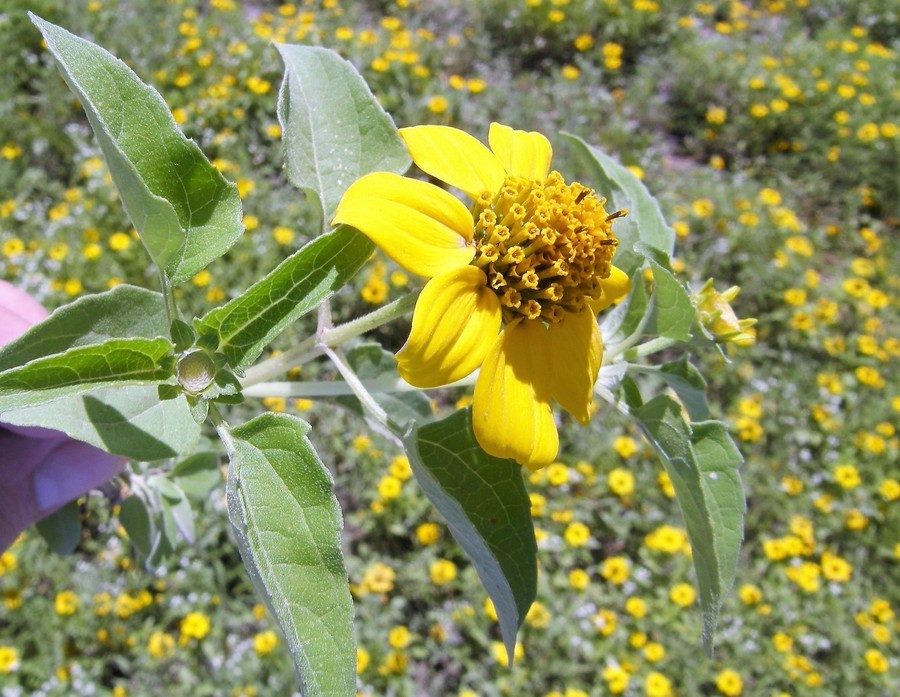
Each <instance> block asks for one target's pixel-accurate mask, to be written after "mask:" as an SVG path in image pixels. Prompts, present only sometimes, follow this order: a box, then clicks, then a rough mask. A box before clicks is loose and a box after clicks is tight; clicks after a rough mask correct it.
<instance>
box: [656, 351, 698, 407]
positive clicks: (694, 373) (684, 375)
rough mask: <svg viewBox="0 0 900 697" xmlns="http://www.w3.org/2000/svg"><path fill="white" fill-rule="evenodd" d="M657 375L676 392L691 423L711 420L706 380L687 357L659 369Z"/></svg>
mask: <svg viewBox="0 0 900 697" xmlns="http://www.w3.org/2000/svg"><path fill="white" fill-rule="evenodd" d="M655 374H656V375H658V376H659V377H661V378H662V379H663V380H665V381H666V382H667V383H668V384H669V386H670V387H671V388H672V389H673V390H675V393H676V394H677V395H678V398H679V399H680V400H681V403H682V404H684V408H685V409H687V412H688V415H689V416H690V417H691V421H705V420H707V419H708V418H709V404H708V403H707V401H706V380H705V379H704V378H703V375H701V374H700V371H699V370H697V369H696V368H695V367H694V366H693V365H692V364H691V362H690V361H689V360H688V358H687V356H683V357H682V358H681V359H679V360H677V361H673V362H671V363H666V364H665V365H662V366H660V367H659V370H658V371H656V372H655Z"/></svg>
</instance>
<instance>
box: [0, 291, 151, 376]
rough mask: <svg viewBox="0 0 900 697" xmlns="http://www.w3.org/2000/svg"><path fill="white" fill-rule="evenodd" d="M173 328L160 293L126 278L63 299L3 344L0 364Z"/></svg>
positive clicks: (3, 367) (146, 336) (9, 365)
mask: <svg viewBox="0 0 900 697" xmlns="http://www.w3.org/2000/svg"><path fill="white" fill-rule="evenodd" d="M168 334H169V327H168V319H167V318H166V308H165V304H164V303H163V297H162V295H161V294H159V293H156V292H154V291H151V290H147V289H146V288H138V287H137V286H129V285H126V284H122V285H119V286H116V287H115V288H113V289H112V290H108V291H106V292H105V293H99V294H97V295H86V296H84V297H82V298H79V299H78V300H76V301H75V302H72V303H69V304H68V305H63V306H62V307H60V308H57V309H56V310H54V311H53V313H51V315H50V316H49V317H47V319H45V320H44V321H43V322H41V323H40V324H36V325H34V326H33V327H31V328H30V329H29V330H28V331H27V332H25V333H24V334H22V336H20V337H19V338H17V339H16V340H15V341H12V342H10V343H9V344H7V345H6V346H4V347H3V348H2V349H0V370H8V369H9V368H12V367H15V366H20V365H23V364H25V363H27V362H28V361H33V360H34V359H36V358H44V357H45V356H51V355H53V354H55V353H63V352H64V351H67V350H68V349H70V348H75V347H77V346H91V345H93V344H102V343H103V342H105V341H108V340H110V339H131V338H138V337H140V338H144V339H155V338H157V337H165V336H168Z"/></svg>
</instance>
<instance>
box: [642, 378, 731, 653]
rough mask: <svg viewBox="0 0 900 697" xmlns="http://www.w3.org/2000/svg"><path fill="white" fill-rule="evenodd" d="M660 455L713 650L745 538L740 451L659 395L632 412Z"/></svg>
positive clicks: (711, 425)
mask: <svg viewBox="0 0 900 697" xmlns="http://www.w3.org/2000/svg"><path fill="white" fill-rule="evenodd" d="M632 415H633V416H634V417H635V418H637V419H638V422H639V424H640V426H641V428H642V429H643V431H644V434H645V435H646V436H647V439H648V440H649V441H650V443H651V444H652V445H653V447H654V448H655V449H656V451H657V452H658V453H659V455H660V456H661V457H662V460H663V464H664V465H665V468H666V471H667V472H668V474H669V478H670V479H671V480H672V484H673V486H674V487H675V494H676V496H677V498H678V504H679V506H680V507H681V512H682V514H683V515H684V521H685V525H686V526H687V531H688V536H689V538H690V541H691V549H692V551H693V560H694V569H695V570H696V572H697V582H698V585H699V586H700V604H701V607H702V608H703V643H704V644H705V645H706V647H707V649H708V650H709V651H712V642H713V634H714V632H715V627H716V620H717V617H718V612H719V607H720V606H721V604H722V596H723V595H724V594H725V593H726V592H727V591H728V590H729V589H730V588H731V584H732V583H733V582H734V574H735V569H736V567H737V560H738V553H739V552H740V546H741V540H742V539H743V526H744V510H745V504H744V493H743V487H742V485H741V479H740V475H739V473H738V468H739V467H740V465H741V462H742V459H741V455H740V453H739V452H738V450H737V448H736V447H735V445H734V443H733V442H732V440H731V438H730V437H729V435H728V432H727V431H726V430H725V426H724V425H723V424H722V423H720V422H717V421H706V422H703V423H698V424H694V425H693V429H692V427H691V425H689V424H688V423H687V422H686V421H685V420H684V416H683V415H682V413H681V405H679V404H678V402H676V401H675V400H673V399H672V398H671V397H667V396H665V395H659V396H657V397H655V398H654V399H652V400H650V401H649V402H647V403H646V404H645V405H643V406H642V407H639V408H636V409H634V410H633V411H632Z"/></svg>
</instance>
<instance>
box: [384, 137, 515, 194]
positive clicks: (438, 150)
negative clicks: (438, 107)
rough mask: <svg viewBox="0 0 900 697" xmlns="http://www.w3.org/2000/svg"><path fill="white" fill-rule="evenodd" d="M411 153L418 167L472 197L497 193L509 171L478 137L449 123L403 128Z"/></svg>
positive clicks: (404, 138)
mask: <svg viewBox="0 0 900 697" xmlns="http://www.w3.org/2000/svg"><path fill="white" fill-rule="evenodd" d="M400 136H401V137H402V138H403V140H404V141H406V147H407V148H409V154H410V155H412V159H413V162H415V163H416V164H417V165H418V166H419V169H421V170H422V171H423V172H426V173H428V174H430V175H431V176H432V177H437V178H438V179H440V180H441V181H444V182H447V183H448V184H449V185H450V186H455V187H456V188H457V189H461V190H462V191H464V192H465V193H467V194H468V195H469V196H471V197H472V198H473V199H475V198H478V196H479V195H481V194H483V193H484V192H485V191H487V192H489V193H491V194H495V193H497V192H498V191H500V187H501V186H503V180H504V179H505V178H506V173H505V172H504V171H503V165H502V164H501V162H500V160H498V159H497V157H496V156H495V155H494V153H492V152H491V151H490V150H488V149H487V147H485V146H484V145H483V144H482V143H481V142H480V141H479V140H478V139H477V138H474V137H472V136H470V135H469V134H468V133H466V132H465V131H460V130H459V129H458V128H450V127H449V126H413V127H412V128H401V129H400Z"/></svg>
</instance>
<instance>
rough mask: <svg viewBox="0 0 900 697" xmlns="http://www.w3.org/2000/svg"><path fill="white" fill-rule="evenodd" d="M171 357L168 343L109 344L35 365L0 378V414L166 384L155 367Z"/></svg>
mask: <svg viewBox="0 0 900 697" xmlns="http://www.w3.org/2000/svg"><path fill="white" fill-rule="evenodd" d="M171 353H172V344H171V343H170V342H169V340H168V339H163V338H159V339H110V340H109V341H106V342H104V343H102V344H94V345H91V346H79V347H76V348H73V349H69V350H68V351H66V352H64V353H58V354H54V355H52V356H46V357H44V358H38V359H35V360H33V361H31V362H30V363H26V364H25V365H23V366H19V367H16V368H10V369H9V370H5V371H3V372H2V373H0V411H6V410H7V409H17V408H21V407H30V406H35V405H37V404H45V403H47V402H50V401H52V400H54V399H58V398H60V397H67V396H69V395H74V394H82V393H84V392H88V391H90V390H93V389H96V388H98V387H110V386H112V385H114V384H119V385H138V384H141V383H154V384H155V383H159V382H164V381H167V380H170V379H171V377H172V375H171V372H169V371H167V370H165V369H163V368H161V367H160V361H162V359H163V358H165V357H166V356H168V355H170V354H171Z"/></svg>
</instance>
